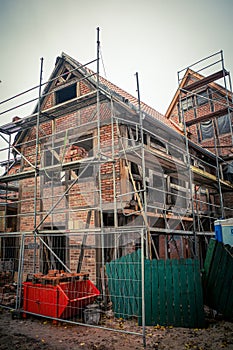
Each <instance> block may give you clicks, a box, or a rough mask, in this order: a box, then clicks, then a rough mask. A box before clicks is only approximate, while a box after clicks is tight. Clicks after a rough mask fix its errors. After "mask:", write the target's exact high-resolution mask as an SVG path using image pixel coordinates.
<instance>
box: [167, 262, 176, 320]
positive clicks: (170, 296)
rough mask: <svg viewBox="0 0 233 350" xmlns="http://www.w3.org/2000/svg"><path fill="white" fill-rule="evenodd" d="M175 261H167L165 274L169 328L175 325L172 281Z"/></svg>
mask: <svg viewBox="0 0 233 350" xmlns="http://www.w3.org/2000/svg"><path fill="white" fill-rule="evenodd" d="M172 265H173V260H170V259H169V260H166V261H165V273H166V292H167V293H166V294H167V300H166V304H167V310H166V311H167V312H166V324H167V325H168V326H170V325H174V308H173V301H174V291H173V289H174V286H173V281H172V274H173V268H172Z"/></svg>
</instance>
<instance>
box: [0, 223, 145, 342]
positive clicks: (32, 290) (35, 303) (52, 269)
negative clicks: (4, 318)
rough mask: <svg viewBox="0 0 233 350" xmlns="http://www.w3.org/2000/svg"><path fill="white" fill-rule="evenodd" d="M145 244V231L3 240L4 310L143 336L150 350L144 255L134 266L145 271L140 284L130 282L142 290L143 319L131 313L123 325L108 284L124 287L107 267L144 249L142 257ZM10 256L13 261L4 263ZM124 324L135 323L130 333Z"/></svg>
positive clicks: (2, 237)
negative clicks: (109, 272) (147, 330)
mask: <svg viewBox="0 0 233 350" xmlns="http://www.w3.org/2000/svg"><path fill="white" fill-rule="evenodd" d="M144 238H145V237H144V231H143V229H138V230H135V231H134V232H123V233H120V232H105V233H100V232H95V231H93V232H91V230H90V231H89V232H88V233H87V232H83V233H65V232H64V231H63V232H57V233H56V234H55V233H51V234H48V233H46V234H37V235H36V236H35V235H34V234H28V233H22V234H21V235H15V234H0V244H1V248H0V251H1V257H2V258H1V259H0V288H1V289H0V291H1V293H0V304H1V306H2V307H5V308H10V309H12V310H14V314H15V315H17V316H20V317H25V318H27V317H28V316H29V315H34V316H41V317H43V318H49V319H53V320H54V321H57V322H58V321H64V322H68V323H73V324H77V325H80V324H82V325H86V326H91V327H101V328H104V329H108V330H113V331H117V332H126V333H129V334H134V335H138V336H142V337H143V342H144V344H145V311H144V310H145V304H144V298H143V295H144V254H143V253H141V254H140V256H141V258H140V261H138V260H137V261H135V263H133V264H131V268H132V269H134V270H135V271H139V273H138V274H136V276H137V277H135V280H130V278H131V276H128V277H127V275H125V276H124V278H125V279H126V282H127V283H131V285H132V289H134V288H140V291H141V294H140V296H137V303H139V309H140V314H139V313H138V312H137V310H131V311H130V312H129V309H127V312H126V313H125V314H121V319H119V317H118V315H117V313H116V312H115V310H114V303H113V300H114V298H116V297H117V295H118V294H119V291H116V295H113V294H111V293H110V289H109V285H108V283H109V281H110V280H111V283H112V281H113V278H114V279H115V280H114V283H115V284H116V285H117V284H118V283H120V282H121V281H120V280H119V276H117V275H116V274H115V275H114V274H113V275H112V276H108V274H107V273H106V263H107V262H110V261H111V260H114V259H116V258H118V257H120V256H123V255H124V256H127V255H128V254H131V253H132V252H133V251H135V249H138V247H140V248H142V250H140V252H142V251H143V246H144ZM9 239H10V240H9ZM138 251H139V250H138ZM10 255H11V256H12V258H4V256H7V257H9V256H10ZM127 279H128V280H127ZM132 298H134V293H132ZM121 299H122V302H123V303H124V304H126V303H128V296H125V297H124V295H121ZM139 318H140V320H139ZM122 319H124V320H128V321H129V322H128V323H129V324H128V326H127V327H126V329H124V328H122V327H119V322H121V321H120V320H122ZM136 324H137V327H136V326H135V325H136ZM138 324H140V326H138Z"/></svg>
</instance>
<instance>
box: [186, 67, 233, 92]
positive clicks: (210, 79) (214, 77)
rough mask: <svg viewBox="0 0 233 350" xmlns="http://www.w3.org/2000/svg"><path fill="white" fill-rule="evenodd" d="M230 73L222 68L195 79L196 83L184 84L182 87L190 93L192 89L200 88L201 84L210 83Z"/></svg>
mask: <svg viewBox="0 0 233 350" xmlns="http://www.w3.org/2000/svg"><path fill="white" fill-rule="evenodd" d="M228 74H229V73H228V72H227V71H226V70H225V69H224V70H220V71H219V72H216V73H213V74H211V75H208V77H205V78H203V79H200V80H198V81H195V83H192V84H190V85H187V86H184V87H183V89H181V90H182V92H184V93H188V92H190V91H193V90H195V89H198V88H199V87H201V86H204V85H207V84H210V83H212V82H213V81H215V80H218V79H221V78H223V77H225V76H226V75H228Z"/></svg>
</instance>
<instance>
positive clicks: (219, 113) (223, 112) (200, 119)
mask: <svg viewBox="0 0 233 350" xmlns="http://www.w3.org/2000/svg"><path fill="white" fill-rule="evenodd" d="M228 113H229V109H228V108H223V109H220V110H218V111H215V112H212V113H209V114H206V115H203V116H201V117H198V118H195V119H192V120H189V121H187V122H186V126H191V125H194V124H197V123H202V122H205V121H207V120H210V119H213V118H219V117H221V116H223V115H226V114H228Z"/></svg>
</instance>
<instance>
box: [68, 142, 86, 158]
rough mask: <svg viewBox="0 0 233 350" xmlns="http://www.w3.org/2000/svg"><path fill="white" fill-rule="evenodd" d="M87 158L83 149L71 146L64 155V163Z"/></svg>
mask: <svg viewBox="0 0 233 350" xmlns="http://www.w3.org/2000/svg"><path fill="white" fill-rule="evenodd" d="M87 156H88V152H87V151H86V150H85V149H84V148H83V147H79V146H75V145H71V146H70V147H69V148H68V150H67V152H66V155H65V162H71V161H75V160H80V159H82V158H85V157H87Z"/></svg>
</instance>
